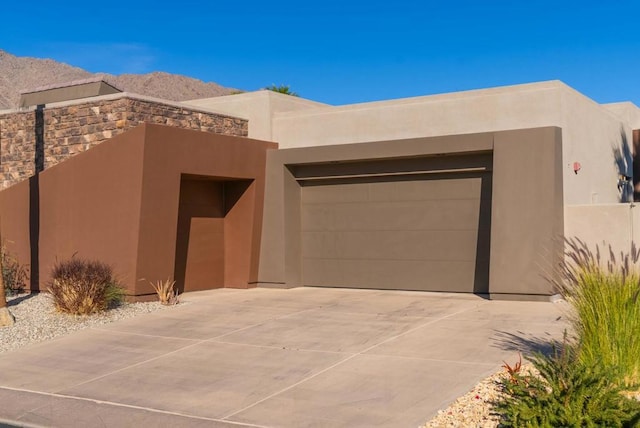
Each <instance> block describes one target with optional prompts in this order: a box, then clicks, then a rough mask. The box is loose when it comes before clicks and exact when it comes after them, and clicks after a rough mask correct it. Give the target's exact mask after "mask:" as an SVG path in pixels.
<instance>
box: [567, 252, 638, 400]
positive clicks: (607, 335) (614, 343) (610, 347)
mask: <svg viewBox="0 0 640 428" xmlns="http://www.w3.org/2000/svg"><path fill="white" fill-rule="evenodd" d="M567 249H568V251H567V253H566V255H567V257H566V259H565V261H564V263H563V264H562V266H561V279H560V281H558V282H557V286H558V287H559V289H560V292H561V293H562V294H563V295H564V297H565V298H566V299H567V301H568V302H569V303H570V304H571V306H572V308H573V310H574V313H573V314H572V318H571V322H572V326H573V329H574V331H575V334H576V337H577V345H578V347H579V350H580V352H579V359H580V361H581V362H582V364H583V365H585V366H586V367H593V366H597V365H601V366H602V367H605V368H607V370H613V371H614V373H613V375H614V380H615V381H616V382H617V383H618V384H620V385H621V386H625V387H627V388H637V387H638V386H640V276H639V275H638V272H637V270H636V269H635V266H634V265H635V264H636V263H637V262H638V258H639V256H640V255H639V253H638V251H637V250H636V248H635V246H633V247H632V249H631V252H630V253H626V254H625V253H622V254H620V257H619V258H618V259H616V256H615V255H614V254H613V252H612V251H611V249H609V255H608V259H607V260H606V263H605V261H604V260H602V259H601V256H600V250H599V248H598V247H596V253H595V254H594V253H593V252H591V251H590V250H589V248H588V247H587V245H586V244H585V243H583V242H582V241H580V240H569V241H567Z"/></svg>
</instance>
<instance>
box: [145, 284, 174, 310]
mask: <svg viewBox="0 0 640 428" xmlns="http://www.w3.org/2000/svg"><path fill="white" fill-rule="evenodd" d="M149 284H151V286H152V287H153V289H154V290H155V291H156V294H158V299H159V300H160V303H161V304H163V305H177V304H178V303H180V297H179V296H178V290H176V289H175V285H176V282H175V281H173V280H171V279H166V280H165V281H156V282H155V283H153V282H149Z"/></svg>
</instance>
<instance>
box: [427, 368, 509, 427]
mask: <svg viewBox="0 0 640 428" xmlns="http://www.w3.org/2000/svg"><path fill="white" fill-rule="evenodd" d="M504 376H506V371H504V370H502V371H500V372H498V373H495V374H493V375H491V376H489V377H488V378H486V379H484V380H483V381H481V382H480V383H479V384H477V385H476V386H475V387H474V388H473V389H472V390H471V391H469V392H468V393H466V394H465V395H463V396H462V397H460V398H458V399H457V400H456V401H454V402H453V404H451V406H449V407H448V408H446V409H444V410H439V411H438V414H437V415H436V416H435V417H434V418H433V419H431V420H430V421H429V422H427V423H426V424H424V425H422V426H420V428H495V427H497V426H498V418H497V417H496V416H495V415H492V414H491V413H492V405H491V403H492V402H494V401H495V400H497V399H498V398H499V397H500V391H499V389H498V384H497V382H498V381H499V380H500V379H501V378H503V377H504Z"/></svg>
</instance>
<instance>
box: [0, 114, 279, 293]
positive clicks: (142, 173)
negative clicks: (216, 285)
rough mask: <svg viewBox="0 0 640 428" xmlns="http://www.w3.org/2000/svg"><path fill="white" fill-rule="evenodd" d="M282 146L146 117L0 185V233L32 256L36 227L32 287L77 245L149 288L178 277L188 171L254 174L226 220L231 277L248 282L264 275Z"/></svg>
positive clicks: (233, 283) (131, 285) (124, 278)
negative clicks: (268, 167)
mask: <svg viewBox="0 0 640 428" xmlns="http://www.w3.org/2000/svg"><path fill="white" fill-rule="evenodd" d="M276 147H277V145H276V144H274V143H267V142H262V141H257V140H250V139H246V138H239V137H232V136H223V135H217V134H212V133H207V132H198V131H191V130H184V129H177V128H174V127H168V126H160V125H149V124H143V125H141V126H138V127H137V128H135V129H133V130H130V131H128V132H125V133H123V134H121V135H119V136H117V137H114V138H112V139H110V140H108V141H106V142H104V143H102V144H100V145H99V146H97V147H93V148H92V149H91V150H88V151H86V152H84V153H81V154H78V155H77V156H74V157H72V158H70V159H68V160H67V161H65V162H62V163H60V164H57V165H55V166H53V167H51V168H48V169H47V170H45V171H44V172H42V173H40V174H38V175H37V176H36V177H33V178H32V179H30V180H26V181H22V182H20V183H18V184H17V185H15V186H12V187H10V188H8V189H5V190H3V191H2V192H0V213H1V216H2V217H1V220H2V231H3V237H4V238H5V239H6V240H7V241H8V242H10V245H9V250H10V251H12V252H13V253H14V254H16V255H17V256H18V257H19V259H20V261H21V262H23V263H30V262H31V261H32V260H33V255H32V252H31V249H32V248H34V246H33V245H32V244H33V243H34V239H33V237H34V232H35V229H37V226H39V239H38V240H37V241H38V242H37V243H38V244H39V251H38V254H37V255H38V256H39V260H38V261H39V263H38V265H39V270H38V271H37V272H32V277H35V278H38V276H39V282H38V283H34V284H33V287H32V288H34V289H37V288H40V289H45V288H46V283H47V282H48V281H49V273H50V271H51V267H52V266H53V264H54V263H55V261H56V260H65V259H68V258H70V257H72V256H73V255H74V254H77V256H79V257H83V258H89V259H99V260H101V261H104V262H106V263H108V264H110V265H111V266H113V268H114V270H115V272H116V274H117V275H118V277H119V278H120V280H121V282H122V283H123V284H124V285H125V286H126V287H127V289H128V290H129V293H130V294H131V295H134V296H142V295H146V294H151V293H153V290H152V288H151V286H150V285H149V284H148V281H156V280H164V279H167V278H173V276H174V268H175V256H176V240H177V224H178V212H179V199H180V182H181V177H182V176H183V175H185V174H188V175H192V176H200V177H205V178H206V179H209V180H222V181H231V182H234V181H250V182H251V184H250V186H249V189H246V190H245V191H244V192H242V194H241V195H239V200H238V202H237V203H236V204H235V205H234V206H233V208H232V209H231V211H230V212H229V213H227V215H226V216H225V219H224V221H225V224H224V227H225V232H226V233H225V236H226V237H227V238H228V239H227V240H226V241H225V243H226V242H231V244H230V245H225V248H224V251H225V256H226V257H225V266H224V267H225V276H224V278H225V280H224V285H225V286H230V287H245V288H246V287H249V286H250V283H253V282H256V277H257V264H258V262H257V257H258V254H259V244H260V232H261V226H262V198H263V194H264V169H265V158H266V151H267V149H271V148H276ZM36 183H37V185H36ZM37 204H39V210H38V211H39V221H37V220H36V217H34V214H33V211H34V209H33V207H34V206H36V205H37ZM30 214H31V215H30ZM226 229H228V230H229V231H228V232H227V231H226ZM32 269H35V266H32ZM38 273H39V275H38ZM203 288H206V284H205V285H204V286H203Z"/></svg>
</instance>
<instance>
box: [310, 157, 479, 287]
mask: <svg viewBox="0 0 640 428" xmlns="http://www.w3.org/2000/svg"><path fill="white" fill-rule="evenodd" d="M478 163H479V164H482V165H481V166H480V167H477V168H469V167H468V162H467V163H466V164H465V168H460V169H459V170H456V169H455V168H453V169H451V168H449V169H448V170H435V171H433V170H429V169H427V170H425V171H418V172H416V171H414V172H413V173H411V174H406V171H405V172H402V173H398V174H393V173H386V174H362V173H360V174H354V175H353V176H349V174H344V173H342V174H341V175H340V176H339V178H333V179H332V178H331V177H324V178H322V179H321V180H316V181H314V180H304V181H302V182H301V185H302V187H301V244H302V279H303V283H304V284H305V285H309V286H321V287H355V288H378V289H401V290H424V291H450V292H475V293H484V292H487V290H488V265H489V237H490V223H491V220H490V219H491V212H490V209H491V208H490V207H491V172H490V170H489V169H488V168H487V167H486V165H485V162H482V160H481V159H480V160H478ZM449 164H450V163H449ZM378 170H379V168H378ZM360 172H361V171H360Z"/></svg>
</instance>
